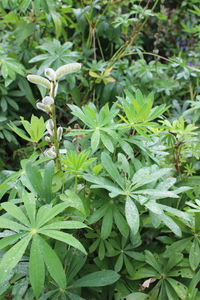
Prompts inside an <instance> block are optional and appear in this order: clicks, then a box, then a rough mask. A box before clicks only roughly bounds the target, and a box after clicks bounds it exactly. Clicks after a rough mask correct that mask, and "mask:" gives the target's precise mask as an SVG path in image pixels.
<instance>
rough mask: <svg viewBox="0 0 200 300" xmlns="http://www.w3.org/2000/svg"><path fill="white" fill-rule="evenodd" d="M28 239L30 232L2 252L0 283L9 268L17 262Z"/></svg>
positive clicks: (8, 271)
mask: <svg viewBox="0 0 200 300" xmlns="http://www.w3.org/2000/svg"><path fill="white" fill-rule="evenodd" d="M30 240H31V234H29V235H27V236H26V237H24V238H23V239H22V240H21V241H19V242H18V243H17V244H15V245H14V246H13V247H12V248H10V249H9V250H8V251H7V252H6V253H5V254H4V256H3V258H2V260H1V262H0V274H1V276H0V283H2V282H4V281H5V280H6V278H7V276H8V275H9V273H10V272H11V270H12V269H13V268H14V267H15V266H16V265H17V264H18V262H19V261H20V259H21V258H22V256H23V254H24V252H25V250H26V248H27V246H28V244H29V242H30Z"/></svg>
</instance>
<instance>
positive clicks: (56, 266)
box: [38, 236, 66, 289]
mask: <svg viewBox="0 0 200 300" xmlns="http://www.w3.org/2000/svg"><path fill="white" fill-rule="evenodd" d="M38 239H39V243H40V249H41V251H42V255H43V259H44V262H45V265H46V267H47V270H48V271H49V274H50V275H51V277H52V278H53V279H54V280H55V282H56V283H57V284H58V285H59V286H60V287H61V288H63V289H65V288H66V275H65V271H64V269H63V266H62V264H61V261H60V259H59V258H58V256H57V254H56V252H55V251H53V249H52V248H51V247H50V246H49V244H48V243H47V242H46V241H45V240H44V239H43V238H42V237H40V236H38Z"/></svg>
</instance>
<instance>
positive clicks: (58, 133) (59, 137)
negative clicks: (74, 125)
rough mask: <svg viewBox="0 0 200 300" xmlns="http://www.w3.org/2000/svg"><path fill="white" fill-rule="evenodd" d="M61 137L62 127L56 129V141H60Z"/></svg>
mask: <svg viewBox="0 0 200 300" xmlns="http://www.w3.org/2000/svg"><path fill="white" fill-rule="evenodd" d="M62 135H63V128H62V127H58V129H57V137H58V140H60V141H61V140H62Z"/></svg>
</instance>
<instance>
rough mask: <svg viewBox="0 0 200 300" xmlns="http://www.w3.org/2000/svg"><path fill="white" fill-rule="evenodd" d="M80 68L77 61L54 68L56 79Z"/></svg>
mask: <svg viewBox="0 0 200 300" xmlns="http://www.w3.org/2000/svg"><path fill="white" fill-rule="evenodd" d="M80 68H81V64H79V63H71V64H66V65H64V66H62V67H60V68H58V69H57V70H56V80H58V79H60V78H62V77H63V76H65V75H67V74H70V73H74V72H78V71H79V70H80Z"/></svg>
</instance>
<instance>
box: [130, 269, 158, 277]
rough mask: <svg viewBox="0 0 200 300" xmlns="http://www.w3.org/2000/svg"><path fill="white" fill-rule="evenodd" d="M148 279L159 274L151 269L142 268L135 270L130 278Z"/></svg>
mask: <svg viewBox="0 0 200 300" xmlns="http://www.w3.org/2000/svg"><path fill="white" fill-rule="evenodd" d="M148 277H159V273H158V272H156V270H155V269H153V268H151V267H142V268H138V269H136V270H135V272H134V273H133V275H132V276H131V279H133V280H137V279H143V278H148Z"/></svg>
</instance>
